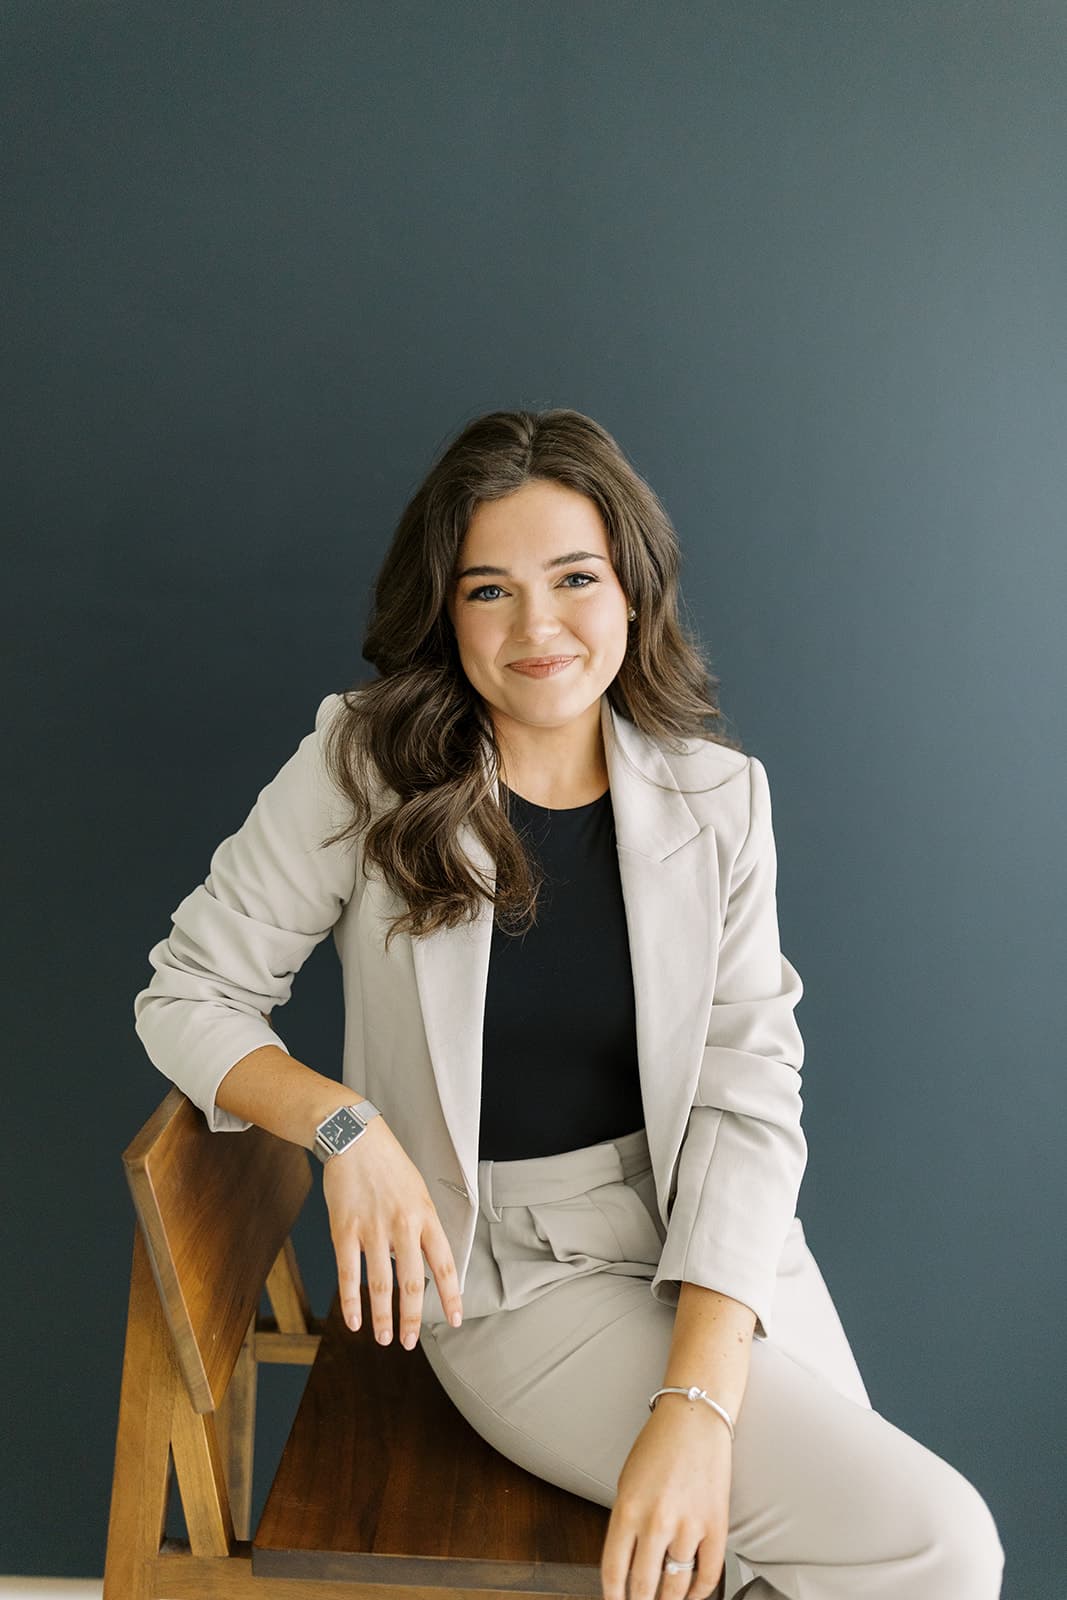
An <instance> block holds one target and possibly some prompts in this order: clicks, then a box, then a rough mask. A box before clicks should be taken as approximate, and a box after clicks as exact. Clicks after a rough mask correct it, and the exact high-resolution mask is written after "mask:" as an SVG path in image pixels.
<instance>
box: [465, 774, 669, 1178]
mask: <svg viewBox="0 0 1067 1600" xmlns="http://www.w3.org/2000/svg"><path fill="white" fill-rule="evenodd" d="M500 788H501V798H502V799H503V800H504V801H505V803H506V804H507V805H508V808H509V815H510V817H511V821H512V823H513V825H514V826H515V828H516V829H517V831H518V832H519V833H520V834H521V835H523V836H524V838H525V839H526V841H527V843H528V846H529V848H531V849H532V850H533V852H534V854H535V855H536V856H537V858H538V860H539V861H540V863H541V866H542V867H543V869H544V871H545V873H546V881H545V883H544V884H543V885H542V887H541V889H540V891H539V895H538V905H537V922H536V924H535V925H534V926H533V927H532V928H530V929H529V930H528V931H527V932H526V933H525V934H521V935H516V934H509V933H508V932H507V931H506V930H505V929H504V928H502V927H501V926H500V925H499V923H494V925H493V937H492V945H491V948H490V954H489V979H488V987H487V991H486V997H485V1024H484V1032H483V1038H482V1104H481V1128H480V1133H479V1139H478V1158H479V1160H483V1161H484V1160H493V1161H518V1160H523V1159H525V1158H527V1157H531V1156H548V1155H558V1154H559V1152H560V1151H563V1150H577V1149H580V1148H581V1147H582V1146H583V1145H588V1144H599V1143H600V1142H601V1141H602V1140H604V1139H614V1138H618V1137H620V1136H621V1135H622V1134H625V1133H631V1132H633V1131H635V1130H636V1129H638V1128H642V1127H644V1122H645V1115H644V1107H643V1105H642V1102H641V1085H640V1080H639V1077H638V1070H637V1041H636V1034H635V1011H634V993H633V973H632V970H631V966H630V944H629V939H628V936H627V930H626V913H625V907H624V903H623V898H622V886H621V884H620V882H619V858H618V854H617V849H616V843H615V816H614V813H613V811H612V809H611V791H610V789H609V790H607V791H606V792H605V793H604V794H602V795H601V796H600V798H599V799H598V800H592V801H590V802H589V804H588V805H584V806H572V807H570V808H569V809H567V810H562V811H561V810H552V809H550V808H549V807H548V806H539V805H534V803H533V802H532V801H530V800H525V799H523V797H522V796H521V795H518V794H515V793H513V792H512V791H511V790H509V789H506V788H505V786H504V784H503V783H501V786H500Z"/></svg>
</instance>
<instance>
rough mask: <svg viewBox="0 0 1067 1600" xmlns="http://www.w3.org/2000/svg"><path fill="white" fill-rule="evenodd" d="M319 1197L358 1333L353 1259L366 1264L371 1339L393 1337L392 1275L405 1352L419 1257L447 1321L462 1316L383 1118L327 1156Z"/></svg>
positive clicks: (447, 1259) (425, 1197)
mask: <svg viewBox="0 0 1067 1600" xmlns="http://www.w3.org/2000/svg"><path fill="white" fill-rule="evenodd" d="M322 1192H323V1195H324V1196H325V1199H326V1207H327V1210H328V1211H329V1214H330V1237H331V1239H332V1240H333V1248H334V1254H335V1255H336V1257H337V1281H338V1284H339V1286H340V1290H341V1312H342V1315H343V1316H344V1319H345V1322H346V1323H347V1325H348V1326H349V1327H350V1328H358V1327H359V1326H360V1321H361V1307H360V1293H359V1289H360V1281H361V1278H360V1252H361V1251H362V1253H363V1254H364V1255H365V1256H366V1258H367V1287H368V1289H369V1291H370V1305H371V1324H372V1326H373V1328H374V1335H375V1338H376V1339H378V1340H379V1342H380V1343H382V1344H388V1343H389V1341H390V1339H391V1338H392V1336H393V1269H392V1267H391V1265H390V1260H389V1257H390V1252H391V1253H392V1254H393V1255H395V1257H396V1281H397V1284H398V1286H399V1290H400V1342H401V1343H402V1344H403V1345H404V1347H405V1349H408V1350H410V1349H412V1347H413V1346H414V1345H415V1343H416V1342H417V1340H418V1337H419V1328H420V1326H421V1323H422V1304H423V1291H424V1287H425V1273H424V1270H423V1264H422V1258H423V1254H425V1256H426V1260H427V1262H428V1263H429V1267H430V1271H431V1272H432V1273H433V1276H434V1278H435V1280H436V1283H437V1289H438V1293H439V1294H440V1297H441V1304H442V1306H443V1307H444V1312H445V1316H446V1317H447V1318H448V1320H449V1322H451V1321H452V1320H453V1314H454V1313H458V1314H459V1315H460V1316H462V1314H463V1305H462V1302H461V1300H460V1295H459V1280H458V1277H457V1275H456V1263H455V1260H454V1258H453V1255H452V1249H451V1246H450V1245H449V1242H448V1238H447V1236H446V1234H445V1230H444V1228H443V1227H442V1226H441V1220H440V1218H439V1217H438V1215H437V1211H436V1208H435V1207H434V1203H433V1201H432V1200H431V1199H430V1192H429V1190H428V1189H427V1187H426V1184H425V1182H424V1181H423V1177H422V1173H421V1172H420V1171H419V1169H418V1167H417V1166H416V1165H415V1163H414V1162H413V1161H412V1160H411V1158H410V1156H409V1155H408V1154H407V1152H406V1151H405V1149H404V1147H403V1145H401V1143H400V1141H399V1140H398V1139H397V1137H396V1135H395V1134H394V1133H393V1131H392V1129H391V1128H390V1127H389V1125H388V1123H387V1122H386V1121H385V1118H384V1117H382V1116H377V1117H373V1118H372V1119H371V1121H370V1122H368V1124H367V1128H366V1132H365V1133H362V1134H360V1136H359V1138H358V1139H357V1140H356V1142H355V1143H354V1144H353V1145H350V1146H349V1148H348V1149H347V1150H342V1152H341V1154H340V1155H338V1156H331V1157H330V1159H329V1161H327V1163H326V1165H325V1166H324V1167H323V1169H322Z"/></svg>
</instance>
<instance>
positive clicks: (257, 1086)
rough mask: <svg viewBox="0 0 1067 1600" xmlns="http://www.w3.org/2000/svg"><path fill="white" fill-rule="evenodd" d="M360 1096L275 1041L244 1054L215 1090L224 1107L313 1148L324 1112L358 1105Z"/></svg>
mask: <svg viewBox="0 0 1067 1600" xmlns="http://www.w3.org/2000/svg"><path fill="white" fill-rule="evenodd" d="M363 1098H364V1097H363V1095H360V1094H356V1092H355V1090H353V1089H348V1088H346V1087H345V1085H344V1084H343V1083H340V1082H338V1080H337V1079H336V1078H327V1077H325V1076H324V1075H323V1074H322V1073H321V1072H316V1071H315V1070H314V1069H313V1068H312V1067H308V1066H305V1065H304V1063H303V1062H302V1061H297V1060H296V1059H295V1057H293V1056H291V1055H289V1054H287V1052H286V1051H284V1050H282V1049H280V1048H279V1047H278V1045H275V1044H265V1045H261V1046H260V1047H259V1049H258V1050H253V1051H251V1052H250V1053H249V1054H248V1055H247V1056H242V1057H241V1059H240V1061H238V1062H235V1064H234V1065H233V1066H232V1067H231V1068H230V1070H229V1072H227V1074H226V1076H225V1077H224V1078H223V1079H222V1082H221V1083H220V1084H219V1086H218V1089H217V1090H216V1092H215V1103H216V1104H217V1105H219V1106H221V1107H222V1109H223V1111H232V1112H233V1113H234V1115H235V1116H238V1117H244V1118H245V1120H246V1121H248V1122H254V1123H255V1124H256V1126H257V1127H259V1128H266V1130H267V1132H268V1133H275V1134H277V1135H278V1137H279V1138H281V1139H288V1140H290V1142H291V1143H293V1144H302V1145H303V1146H304V1148H305V1150H313V1149H314V1147H315V1129H316V1128H317V1127H318V1125H319V1123H320V1122H322V1120H323V1119H324V1118H325V1117H328V1116H329V1115H330V1113H331V1112H333V1111H337V1110H338V1109H339V1108H340V1107H341V1106H351V1105H358V1104H359V1102H360V1101H361V1100H362V1099H363Z"/></svg>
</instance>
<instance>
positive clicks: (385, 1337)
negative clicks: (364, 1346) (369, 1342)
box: [378, 1328, 393, 1344]
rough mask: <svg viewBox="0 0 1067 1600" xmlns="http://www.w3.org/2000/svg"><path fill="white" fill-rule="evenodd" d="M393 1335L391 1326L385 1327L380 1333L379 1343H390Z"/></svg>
mask: <svg viewBox="0 0 1067 1600" xmlns="http://www.w3.org/2000/svg"><path fill="white" fill-rule="evenodd" d="M392 1337H393V1334H392V1330H391V1329H390V1328H383V1329H382V1331H381V1333H380V1334H379V1335H378V1343H379V1344H388V1343H389V1341H390V1339H391V1338H392Z"/></svg>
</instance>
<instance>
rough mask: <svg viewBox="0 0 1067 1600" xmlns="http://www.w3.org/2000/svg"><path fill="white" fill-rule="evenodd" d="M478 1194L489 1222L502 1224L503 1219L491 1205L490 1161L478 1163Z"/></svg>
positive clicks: (491, 1173)
mask: <svg viewBox="0 0 1067 1600" xmlns="http://www.w3.org/2000/svg"><path fill="white" fill-rule="evenodd" d="M478 1193H479V1194H480V1196H481V1206H482V1210H483V1211H484V1212H485V1215H486V1216H487V1217H488V1218H489V1220H490V1221H491V1222H502V1221H503V1217H502V1215H501V1213H500V1211H499V1209H498V1208H497V1207H496V1206H495V1205H494V1203H493V1163H492V1161H491V1160H485V1161H479V1163H478Z"/></svg>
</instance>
